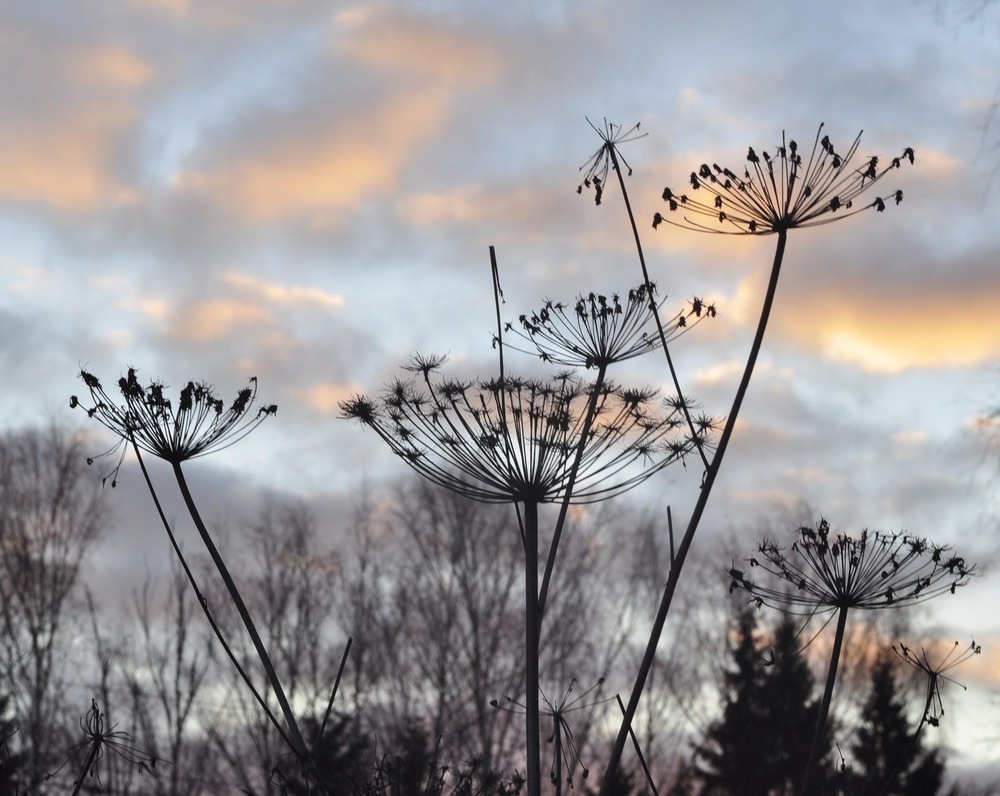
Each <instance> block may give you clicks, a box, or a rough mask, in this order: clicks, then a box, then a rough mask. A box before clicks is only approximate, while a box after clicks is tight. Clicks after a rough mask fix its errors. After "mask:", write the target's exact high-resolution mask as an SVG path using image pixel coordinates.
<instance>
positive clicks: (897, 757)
mask: <svg viewBox="0 0 1000 796" xmlns="http://www.w3.org/2000/svg"><path fill="white" fill-rule="evenodd" d="M851 753H852V756H853V759H854V765H853V766H852V770H851V772H850V774H849V781H850V783H851V787H850V788H849V789H848V792H849V793H850V794H851V796H876V794H878V795H879V796H883V795H884V796H936V794H937V793H938V791H939V790H940V789H941V780H942V777H943V774H944V763H943V762H942V761H941V759H940V754H939V751H938V750H937V749H930V750H926V749H924V748H923V743H922V739H921V738H920V736H919V735H915V728H914V727H912V726H911V725H910V724H908V722H907V719H906V704H905V700H904V699H903V696H902V695H901V694H900V691H899V687H898V683H897V681H896V677H895V673H894V672H893V665H892V661H891V659H890V658H888V657H887V656H886V657H883V658H882V659H880V660H879V661H878V663H877V664H876V665H875V668H874V669H873V670H872V679H871V690H870V692H869V694H868V698H867V700H866V701H865V704H864V707H863V708H862V712H861V727H860V729H859V730H858V732H857V735H856V738H855V741H854V743H853V744H852V745H851Z"/></svg>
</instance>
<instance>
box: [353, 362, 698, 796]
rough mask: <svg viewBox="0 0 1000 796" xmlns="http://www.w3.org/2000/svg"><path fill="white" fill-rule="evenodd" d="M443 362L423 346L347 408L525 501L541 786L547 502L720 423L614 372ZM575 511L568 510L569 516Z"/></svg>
mask: <svg viewBox="0 0 1000 796" xmlns="http://www.w3.org/2000/svg"><path fill="white" fill-rule="evenodd" d="M443 365H444V359H443V358H439V357H419V356H418V357H415V358H414V359H413V361H412V363H411V364H410V365H409V366H407V368H406V369H407V370H408V371H410V372H411V373H414V374H418V378H416V379H414V378H411V379H409V380H401V379H397V380H396V381H395V382H394V383H393V384H391V385H390V386H389V387H388V388H386V390H385V391H384V392H383V394H382V395H381V396H380V397H379V398H376V399H371V398H368V397H365V396H355V397H354V398H352V399H350V400H349V401H345V402H344V403H342V404H341V412H342V414H343V416H344V417H345V418H348V419H353V420H357V421H359V422H360V423H361V424H362V425H364V426H365V427H367V428H370V429H372V430H373V431H375V433H376V434H378V436H379V437H380V438H381V439H382V440H383V441H384V442H385V443H386V444H387V445H388V446H389V448H390V449H391V450H392V451H393V452H394V453H396V454H397V455H398V456H399V457H400V458H402V459H403V460H404V461H405V462H406V463H407V464H408V465H410V467H412V468H413V469H414V470H416V471H417V472H418V473H419V474H420V475H422V476H424V477H425V478H427V479H428V480H430V481H432V482H433V483H435V484H438V485H439V486H442V487H444V488H446V489H449V490H451V491H454V492H456V493H458V494H461V495H464V496H466V497H469V498H471V499H473V500H478V501H483V502H492V503H513V504H514V505H515V506H516V508H517V510H518V519H519V522H520V526H521V534H522V542H523V544H524V549H525V645H526V668H527V671H526V677H525V690H526V697H525V716H526V719H525V728H526V753H527V761H528V770H527V784H528V792H529V794H530V793H538V792H539V788H540V777H541V761H540V744H539V702H538V699H539V687H538V684H539V671H538V658H539V638H540V632H541V618H542V609H543V606H544V593H540V592H539V582H538V561H539V559H538V540H539V532H538V509H539V506H540V505H541V504H546V503H559V504H562V506H564V507H565V506H566V505H568V504H569V503H571V502H572V503H591V502H596V501H601V500H605V499H608V498H610V497H613V496H615V495H618V494H621V493H622V492H624V491H626V490H628V489H631V488H632V487H634V486H636V485H638V484H639V483H641V482H643V481H645V480H646V479H647V478H649V477H650V476H651V475H652V474H653V473H655V472H657V471H659V470H661V469H662V468H664V467H666V466H667V465H669V464H671V463H673V462H677V461H681V460H683V458H684V457H685V455H687V454H688V453H689V452H691V451H692V450H695V449H697V448H700V447H703V446H706V445H707V444H708V438H709V436H710V434H711V433H712V429H713V425H714V424H713V421H712V420H711V419H710V418H707V417H703V418H701V419H700V425H698V426H697V428H698V431H697V433H696V435H691V434H688V433H686V431H685V426H684V423H683V422H682V421H681V420H680V419H679V417H678V415H679V410H680V406H679V403H678V401H677V400H676V399H675V400H671V401H667V402H666V403H667V409H668V411H667V413H666V414H664V415H661V414H659V413H658V411H657V407H656V403H657V396H656V393H654V392H653V391H650V390H630V389H622V388H619V387H616V386H615V385H613V384H611V383H609V382H608V381H606V380H602V381H601V382H594V383H587V382H584V381H582V380H581V379H579V378H577V377H575V376H574V375H572V374H571V373H568V372H564V373H560V374H558V375H557V376H555V377H554V378H551V379H548V380H536V379H522V378H517V377H512V376H509V375H501V376H500V377H498V378H493V379H487V380H481V381H461V380H456V379H450V378H446V377H443V376H441V374H440V370H441V367H442V366H443ZM564 516H565V515H564V512H560V520H559V523H560V526H561V522H562V519H563V518H564ZM555 538H557V535H555ZM553 559H554V556H550V560H553ZM549 572H550V568H548V567H547V570H546V584H547V583H548V573H549Z"/></svg>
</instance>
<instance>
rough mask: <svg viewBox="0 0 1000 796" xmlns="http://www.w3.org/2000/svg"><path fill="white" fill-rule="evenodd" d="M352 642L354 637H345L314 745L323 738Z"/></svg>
mask: <svg viewBox="0 0 1000 796" xmlns="http://www.w3.org/2000/svg"><path fill="white" fill-rule="evenodd" d="M353 643H354V637H353V636H348V637H347V646H346V647H344V657H343V658H341V659H340V668H339V669H337V679H336V680H334V681H333V690H332V691H331V692H330V701H329V702H328V703H327V705H326V713H324V714H323V721H322V722H321V723H320V725H319V732H318V733H316V745H317V746H318V745H319V742H320V740H321V739H322V738H323V731H324V730H325V729H326V723H327V721H329V719H330V713H331V712H332V711H333V700H334V699H336V698H337V689H339V688H340V678H341V677H343V675H344V668H345V667H346V666H347V656H348V655H350V654H351V645H352V644H353Z"/></svg>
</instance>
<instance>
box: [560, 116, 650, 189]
mask: <svg viewBox="0 0 1000 796" xmlns="http://www.w3.org/2000/svg"><path fill="white" fill-rule="evenodd" d="M587 124H589V125H590V126H591V127H592V128H593V129H594V132H596V133H597V135H598V136H600V139H601V146H600V148H598V150H597V151H596V152H595V153H594V154H593V155H591V156H590V157H589V158H587V162H586V163H584V164H583V165H582V166H581V167H580V171H582V172H583V182H582V183H580V184H579V185H578V186H577V187H576V192H577V193H583V189H584V188H593V189H594V204H598V205H599V204H600V203H601V198H602V197H603V196H604V186H605V185H607V183H608V172H610V170H611V168H612V167H613V166H614V164H615V161H621V163H622V164H623V165H624V166H625V168H627V169H628V174H629V176H630V177H631V176H632V167H631V166H629V165H628V162H627V161H626V160H625V158H623V157H622V154H621V151H620V150H619V149H618V147H619V146H620V145H621V144H627V143H629V142H630V141H636V140H638V139H640V138H644V137H645V136H646V133H640V132H639V122H636V123H635V124H634V125H633V126H632V127H630V128H629V129H628V130H625V129H623V127H622V125H620V124H614V123H613V122H609V121H608V120H607V119H605V120H604V127H603V128H598V127H597V125H595V124H594V123H593V122H592V121H590V119H587Z"/></svg>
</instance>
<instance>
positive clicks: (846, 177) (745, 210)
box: [653, 125, 914, 235]
mask: <svg viewBox="0 0 1000 796" xmlns="http://www.w3.org/2000/svg"><path fill="white" fill-rule="evenodd" d="M860 143H861V133H858V135H857V137H856V138H855V139H854V141H852V142H851V145H850V146H849V147H848V148H847V150H846V151H845V152H842V153H841V152H837V150H836V149H835V148H834V146H833V144H832V143H831V141H830V137H829V136H828V135H825V134H824V133H823V125H820V126H819V130H818V131H817V133H816V140H815V141H814V142H813V145H812V149H811V151H810V152H809V156H808V159H807V160H805V161H803V159H802V153H801V152H800V151H799V146H798V144H797V143H796V142H795V141H793V140H787V141H786V139H785V134H784V133H782V134H781V145H780V146H778V147H776V149H775V150H774V155H773V156H772V155H771V154H769V153H768V152H767V151H762V152H761V153H760V154H759V155H758V154H757V152H756V151H754V148H753V147H750V150H749V151H748V153H747V165H746V166H745V167H744V168H743V169H742V172H743V174H742V176H740V175H739V174H737V173H736V172H735V171H733V170H731V169H728V168H723V167H721V166H719V165H718V164H717V163H713V164H712V165H711V166H709V165H708V164H707V163H703V164H702V165H701V167H700V168H699V169H698V171H695V172H692V173H691V177H690V186H691V190H690V192H689V193H680V194H678V193H676V192H675V191H673V190H672V189H670V188H664V190H663V201H665V202H666V203H667V208H668V212H667V213H666V215H663V214H660V213H657V214H656V215H655V216H654V217H653V227H657V226H659V225H660V223H662V222H664V221H666V222H668V223H670V224H676V225H678V226H682V227H687V228H689V229H695V230H699V231H701V232H722V233H729V234H756V235H767V234H770V233H773V232H779V231H782V230H789V229H793V228H795V227H812V226H816V225H818V224H827V223H829V222H831V221H836V220H837V219H841V218H846V217H848V216H851V215H854V214H855V213H860V212H861V211H863V210H868V209H871V208H874V209H875V210H877V211H878V212H880V213H881V212H882V211H884V210H885V208H886V206H887V205H889V204H899V203H900V202H901V201H902V200H903V192H902V191H901V190H894V191H893V192H892V193H890V194H887V195H885V196H876V197H875V198H874V199H872V200H871V201H870V202H861V201H859V198H860V197H861V195H862V194H863V193H865V192H866V191H868V190H869V189H870V188H871V187H872V186H873V185H875V183H877V182H879V181H880V180H881V179H882V177H884V176H885V174H886V173H887V172H889V171H893V170H894V169H898V168H899V167H900V166H901V165H902V164H903V161H909V162H910V163H911V164H912V163H913V159H914V156H913V150H912V149H911V148H910V147H907V148H906V149H904V150H903V153H902V155H900V156H899V157H894V158H891V159H889V160H888V161H885V160H880V159H879V158H878V157H876V156H871V157H868V158H867V159H865V160H863V161H861V162H859V163H858V164H855V163H854V157H855V155H856V154H857V152H858V146H859V145H860ZM674 214H676V216H679V218H678V219H676V220H675V218H676V217H675V215H674Z"/></svg>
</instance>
